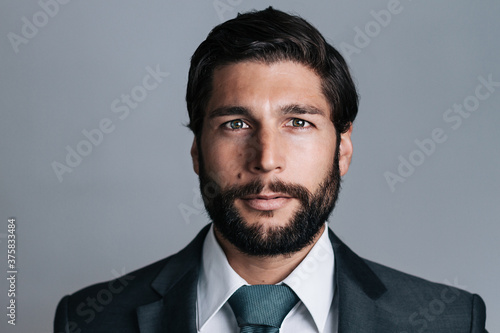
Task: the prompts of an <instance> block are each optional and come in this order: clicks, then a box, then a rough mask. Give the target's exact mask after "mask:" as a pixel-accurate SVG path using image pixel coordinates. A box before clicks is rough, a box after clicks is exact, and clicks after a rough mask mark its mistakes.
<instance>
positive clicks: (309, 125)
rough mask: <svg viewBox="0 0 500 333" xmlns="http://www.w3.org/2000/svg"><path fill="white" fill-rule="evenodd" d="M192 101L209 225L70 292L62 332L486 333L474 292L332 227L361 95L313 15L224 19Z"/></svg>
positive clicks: (196, 59) (196, 77) (199, 63)
mask: <svg viewBox="0 0 500 333" xmlns="http://www.w3.org/2000/svg"><path fill="white" fill-rule="evenodd" d="M186 100H187V107H188V112H189V117H190V124H189V127H190V129H191V130H192V131H193V133H194V141H193V145H192V149H191V155H192V158H193V166H194V170H195V172H196V173H197V174H198V175H199V179H200V189H201V193H202V195H203V198H204V202H205V207H206V209H207V211H208V213H209V215H210V218H211V219H212V222H213V223H212V224H210V225H208V226H207V227H205V228H204V229H203V230H202V231H201V232H200V233H199V234H198V236H197V237H196V238H195V239H194V240H193V241H192V242H191V244H189V245H188V246H187V247H186V248H185V249H183V250H182V251H180V252H179V253H177V254H175V255H173V256H171V257H168V258H166V259H164V260H162V261H160V262H157V263H154V264H152V265H150V266H147V267H145V268H143V269H140V270H138V271H135V272H133V273H131V274H130V275H129V276H127V277H122V278H121V279H118V280H115V281H110V282H107V283H102V284H98V285H94V286H90V287H88V288H85V289H83V290H81V291H79V292H77V293H75V294H73V295H71V296H66V297H64V298H63V299H62V300H61V302H60V304H59V306H58V309H57V313H56V318H55V331H56V332H202V333H206V332H240V330H241V332H278V331H279V332H282V333H285V332H301V333H303V332H341V333H347V332H399V333H403V332H433V333H439V332H443V333H444V332H453V333H456V332H475V333H479V332H486V330H485V326H484V325H485V316H486V315H485V305H484V303H483V301H482V300H481V298H480V297H479V296H477V295H471V294H469V293H467V292H465V291H462V290H458V289H456V288H452V287H448V286H444V285H440V284H435V283H431V282H428V281H425V280H422V279H419V278H416V277H413V276H410V275H407V274H404V273H401V272H397V271H395V270H392V269H390V268H387V267H384V266H381V265H379V264H375V263H373V262H370V261H368V260H364V259H362V258H360V257H358V256H357V255H356V254H355V253H353V252H352V251H351V250H350V249H349V248H348V247H347V246H346V245H344V244H343V243H342V242H341V241H340V240H339V239H338V238H337V237H336V236H335V235H334V234H333V232H332V231H331V230H329V228H328V226H327V225H326V220H327V218H328V216H329V215H330V213H331V212H332V210H333V208H334V206H335V202H336V199H337V195H338V192H339V189H340V178H341V176H343V175H344V174H346V172H347V170H348V168H349V165H350V161H351V156H352V152H353V147H352V143H351V138H350V137H351V131H352V123H353V121H354V119H355V117H356V114H357V109H358V98H357V93H356V88H355V86H354V83H353V81H352V79H351V77H350V74H349V71H348V69H347V65H346V63H345V61H344V59H343V58H342V56H341V55H340V54H339V53H338V52H337V51H336V50H335V49H334V48H333V47H332V46H330V45H329V44H328V43H326V42H325V40H324V38H323V37H322V36H321V34H320V33H319V32H318V31H317V30H316V29H315V28H313V27H312V26H311V25H310V24H309V23H307V22H306V21H304V20H303V19H301V18H299V17H296V16H291V15H288V14H285V13H283V12H280V11H277V10H274V9H272V8H268V9H266V10H263V11H259V12H250V13H246V14H243V15H239V16H238V17H237V18H235V19H233V20H230V21H228V22H225V23H223V24H221V25H219V26H217V27H216V28H215V29H214V30H213V31H212V32H211V33H210V34H209V36H208V37H207V39H206V40H205V41H204V42H203V43H202V44H201V45H200V46H199V47H198V49H197V50H196V52H195V53H194V55H193V57H192V60H191V68H190V71H189V82H188V86H187V95H186Z"/></svg>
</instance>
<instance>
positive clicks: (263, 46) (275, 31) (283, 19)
mask: <svg viewBox="0 0 500 333" xmlns="http://www.w3.org/2000/svg"><path fill="white" fill-rule="evenodd" d="M245 60H252V61H261V62H264V63H273V62H278V61H283V60H290V61H294V62H298V63H300V64H303V65H305V66H307V67H308V68H310V69H312V70H313V71H314V72H315V73H316V74H318V76H319V77H320V78H321V82H322V90H323V94H324V95H325V96H326V98H327V100H328V101H329V103H330V107H331V110H332V111H331V115H332V121H333V124H334V126H335V129H336V131H337V136H339V135H340V133H344V132H345V131H347V130H348V129H349V126H350V125H351V123H352V122H353V121H354V118H356V114H357V112H358V94H357V92H356V86H355V85H354V82H353V80H352V78H351V75H350V74H349V69H348V67H347V64H346V62H345V60H344V58H343V57H342V56H341V55H340V53H339V52H338V51H337V50H336V49H335V48H334V47H333V46H331V45H330V44H328V43H327V42H326V41H325V39H324V38H323V36H322V35H321V34H320V32H319V31H318V30H317V29H316V28H314V27H313V26H312V25H311V24H309V23H308V22H307V21H306V20H304V19H302V18H301V17H299V16H295V15H290V14H287V13H284V12H282V11H279V10H276V9H273V8H272V7H269V8H267V9H265V10H262V11H252V12H247V13H244V14H238V16H237V17H236V18H234V19H232V20H229V21H226V22H224V23H222V24H220V25H218V26H216V27H215V28H214V29H213V30H212V31H211V32H210V33H209V34H208V36H207V39H206V40H205V41H203V42H202V43H201V44H200V46H199V47H198V48H197V49H196V51H195V52H194V54H193V57H192V58H191V67H190V69H189V78H188V84H187V92H186V102H187V109H188V113H189V120H190V122H189V125H188V127H189V128H190V129H191V130H192V131H193V133H194V134H195V137H196V138H197V139H199V137H200V134H201V129H202V127H203V117H204V114H205V107H206V105H207V104H208V101H209V99H210V96H211V92H212V79H213V73H214V70H215V69H216V68H217V67H219V66H222V65H227V64H231V63H237V62H240V61H245Z"/></svg>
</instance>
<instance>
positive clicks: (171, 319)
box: [137, 225, 387, 333]
mask: <svg viewBox="0 0 500 333" xmlns="http://www.w3.org/2000/svg"><path fill="white" fill-rule="evenodd" d="M209 228H210V225H207V226H206V227H205V228H203V229H202V230H201V231H200V233H199V234H198V235H197V236H196V238H195V239H194V240H193V241H192V242H191V243H190V244H189V245H188V246H187V247H186V248H185V249H183V250H182V251H180V252H179V253H177V254H176V255H174V256H172V257H171V258H170V260H169V261H168V262H167V263H166V264H165V267H164V268H163V269H162V271H161V272H160V273H159V274H158V276H157V277H156V279H155V280H154V281H153V283H152V284H151V287H152V288H153V289H154V290H155V291H156V292H157V293H158V294H159V295H160V296H162V298H161V299H160V300H158V301H156V302H153V303H149V304H145V305H143V306H140V307H138V308H137V317H138V322H139V328H140V332H141V333H161V332H176V333H195V332H196V288H197V281H198V274H199V267H200V263H201V249H202V246H203V241H204V239H205V236H206V234H207V232H208V230H209ZM329 237H330V241H331V243H332V247H333V250H334V253H335V280H336V281H335V282H336V292H337V293H338V297H339V326H338V333H365V332H379V331H380V329H381V328H382V326H381V325H379V324H381V323H379V321H378V319H379V315H378V308H377V306H376V300H377V299H378V298H380V297H381V296H382V295H383V294H384V293H385V292H386V290H387V289H386V288H385V286H384V284H383V283H382V282H381V281H380V279H379V278H378V277H377V275H375V273H374V272H373V271H372V270H371V269H370V268H369V267H368V265H367V264H366V263H365V261H364V260H363V259H361V258H360V257H358V256H357V255H356V254H355V253H354V252H352V251H351V249H349V248H348V247H347V246H346V245H345V244H344V243H343V242H342V241H341V240H340V239H339V238H338V237H337V236H336V235H335V234H334V233H333V232H332V231H331V230H329ZM380 319H381V318H380ZM382 325H383V324H382Z"/></svg>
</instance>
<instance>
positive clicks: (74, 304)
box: [54, 256, 172, 332]
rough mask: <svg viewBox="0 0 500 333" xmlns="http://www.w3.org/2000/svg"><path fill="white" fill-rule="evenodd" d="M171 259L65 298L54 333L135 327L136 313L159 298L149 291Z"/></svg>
mask: <svg viewBox="0 0 500 333" xmlns="http://www.w3.org/2000/svg"><path fill="white" fill-rule="evenodd" d="M171 258H172V256H170V257H168V258H165V259H162V260H159V261H157V262H155V263H152V264H150V265H148V266H145V267H143V268H140V269H137V270H135V271H133V272H130V273H128V274H123V275H121V276H118V275H120V274H119V273H116V275H117V277H116V279H113V280H109V281H106V282H101V283H96V284H93V285H90V286H88V287H85V288H83V289H81V290H78V291H76V292H75V293H73V294H71V295H69V296H65V297H64V298H63V299H62V300H61V301H60V303H59V305H58V307H57V311H56V316H55V320H54V326H55V330H54V331H55V332H66V331H67V330H69V331H71V332H73V331H74V332H110V331H116V329H117V327H120V329H121V331H123V332H128V329H130V328H133V327H136V326H137V322H136V314H135V311H136V310H135V309H136V308H137V307H138V306H141V305H143V304H147V303H151V302H154V301H156V300H158V299H160V298H161V297H160V296H159V295H158V294H157V293H156V292H155V291H154V290H153V289H152V288H150V287H149V285H151V283H152V281H153V280H154V279H155V277H156V276H158V274H159V273H160V272H161V270H162V268H163V267H165V265H166V264H167V263H168V261H169V260H170V259H171Z"/></svg>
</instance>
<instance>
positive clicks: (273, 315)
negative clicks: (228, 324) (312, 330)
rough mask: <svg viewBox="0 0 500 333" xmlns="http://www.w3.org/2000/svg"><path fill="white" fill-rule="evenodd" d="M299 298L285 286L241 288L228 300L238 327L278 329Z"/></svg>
mask: <svg viewBox="0 0 500 333" xmlns="http://www.w3.org/2000/svg"><path fill="white" fill-rule="evenodd" d="M298 301H299V298H298V297H297V295H295V293H294V292H293V291H292V289H290V287H288V286H287V285H255V286H243V287H240V288H239V289H238V290H236V292H235V293H234V294H233V295H232V296H231V297H230V298H229V301H228V302H229V305H231V308H232V309H233V312H234V314H235V316H236V320H237V321H238V326H239V327H241V328H242V332H243V327H244V326H259V325H260V326H271V327H275V328H280V327H281V323H282V322H283V320H284V319H285V317H286V315H287V314H288V312H290V310H291V309H292V308H293V307H294V306H295V304H297V302H298Z"/></svg>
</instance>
